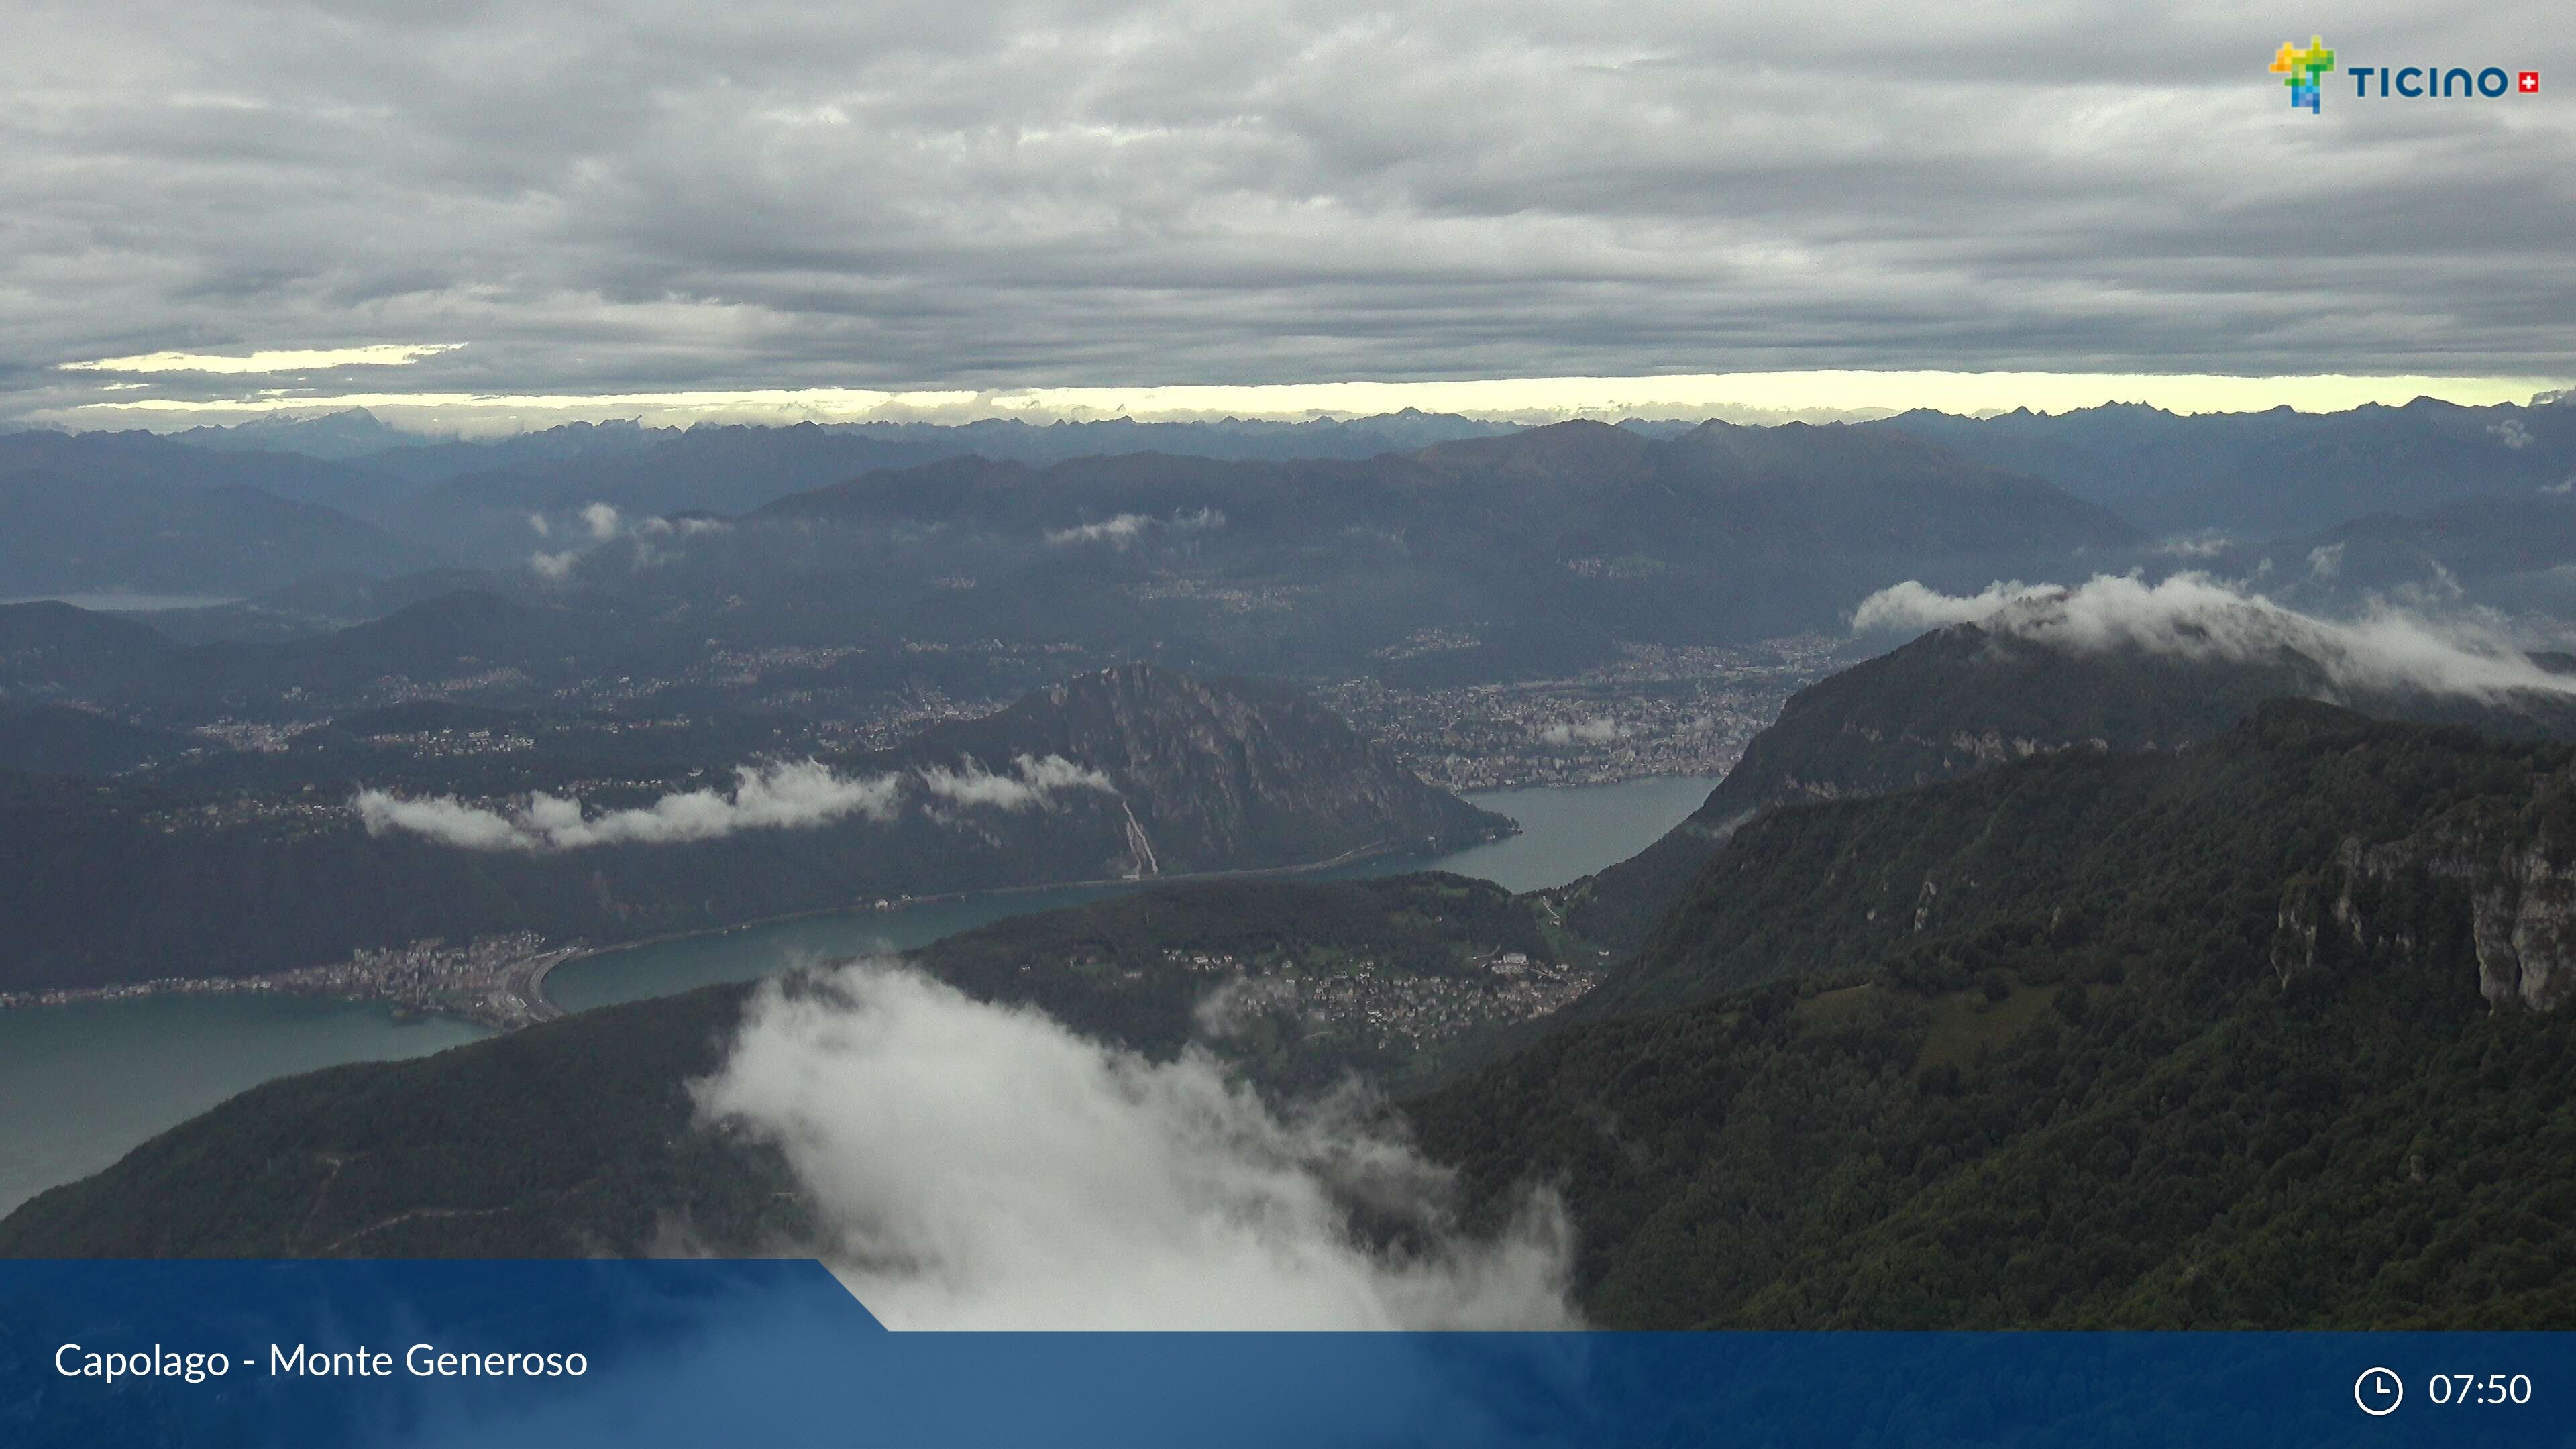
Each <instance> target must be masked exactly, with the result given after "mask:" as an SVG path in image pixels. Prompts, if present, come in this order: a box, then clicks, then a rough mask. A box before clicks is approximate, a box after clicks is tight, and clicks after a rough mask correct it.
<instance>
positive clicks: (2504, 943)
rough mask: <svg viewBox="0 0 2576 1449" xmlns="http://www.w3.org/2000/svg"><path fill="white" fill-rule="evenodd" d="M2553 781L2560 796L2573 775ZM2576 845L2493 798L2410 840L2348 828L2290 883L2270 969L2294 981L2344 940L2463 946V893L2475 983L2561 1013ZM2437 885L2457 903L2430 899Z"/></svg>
mask: <svg viewBox="0 0 2576 1449" xmlns="http://www.w3.org/2000/svg"><path fill="white" fill-rule="evenodd" d="M2556 788H2557V790H2558V791H2559V792H2561V793H2562V794H2563V792H2564V790H2565V788H2566V782H2564V781H2559V782H2556ZM2547 793H2548V792H2547V790H2546V789H2544V791H2543V794H2544V795H2546V794H2547ZM2527 814H2528V812H2526V815H2527ZM2570 855H2571V851H2570V849H2569V845H2568V842H2567V841H2566V840H2564V839H2563V838H2559V837H2558V835H2557V832H2556V831H2555V830H2551V829H2546V828H2544V829H2542V830H2541V831H2540V832H2539V833H2537V834H2534V833H2533V832H2532V830H2531V829H2530V827H2529V826H2528V824H2527V823H2526V819H2525V818H2518V817H2511V816H2507V815H2506V814H2505V813H2504V812H2502V811H2499V810H2497V809H2496V808H2495V807H2494V806H2493V805H2492V804H2490V803H2486V802H2481V803H2480V804H2479V805H2477V806H2472V807H2464V808H2462V809H2461V810H2458V811H2454V812H2452V813H2451V814H2449V815H2445V816H2444V817H2442V818H2441V819H2439V820H2436V821H2434V822H2433V823H2431V824H2430V825H2428V826H2426V827H2425V828H2424V829H2423V830H2420V831H2418V832H2416V833H2415V834H2413V835H2411V836H2408V837H2407V838H2405V839H2403V840H2396V841H2388V842H2384V843H2381V844H2377V845H2371V844H2365V843H2364V842H2362V841H2361V840H2359V839H2355V838H2350V837H2347V838H2346V839H2345V840H2344V841H2343V843H2342V844H2341V846H2339V847H2338V848H2337V850H2336V852H2335V859H2334V863H2333V864H2332V865H2331V866H2329V867H2327V868H2326V869H2325V870H2323V871H2320V872H2308V873H2305V874H2302V875H2301V876H2300V877H2298V878H2297V879H2295V880H2293V881H2292V882H2291V883H2290V885H2289V887H2288V888H2287V889H2286V890H2285V891H2284V892H2283V893H2282V899H2281V911H2280V918H2279V924H2278V928H2277V931H2276V933H2275V935H2274V938H2273V943H2272V968H2273V970H2274V971H2275V972H2277V973H2278V974H2279V975H2280V978H2281V981H2282V984H2283V985H2285V986H2286V985H2287V984H2289V982H2290V981H2291V980H2292V979H2293V978H2294V977H2296V976H2298V975H2300V974H2301V973H2303V972H2308V971H2315V970H2321V969H2331V967H2332V965H2333V960H2334V957H2335V955H2336V953H2337V950H2338V948H2343V947H2349V948H2351V949H2355V950H2364V951H2367V950H2371V949H2390V950H2394V951H2396V952H2398V953H2400V954H2403V955H2410V956H2411V955H2416V954H2419V953H2421V952H2423V951H2425V950H2426V949H2428V948H2429V947H2432V946H2435V945H2440V944H2457V941H2456V937H2457V935H2458V934H2459V932H2460V927H2461V924H2462V923H2461V922H2459V920H2458V918H2457V917H2458V911H2457V909H2456V905H2457V903H2458V902H2459V901H2460V899H2461V898H2462V897H2465V901H2466V905H2467V917H2468V919H2467V921H2466V923H2465V925H2466V935H2467V938H2468V939H2467V944H2468V946H2469V947H2470V948H2471V949H2472V950H2473V951H2474V953H2475V956H2476V959H2477V968H2478V991H2479V993H2480V994H2481V995H2483V996H2484V997H2485V998H2486V999H2487V1002H2488V1004H2489V1005H2490V1006H2503V1005H2507V1004H2513V1005H2519V1006H2523V1007H2527V1008H2529V1009H2531V1010H2534V1011H2555V1010H2557V1009H2558V1008H2559V1007H2560V1006H2562V1005H2564V1004H2565V1003H2566V1002H2567V1000H2568V999H2569V997H2570V996H2571V995H2576V860H2571V859H2570ZM2440 895H2447V896H2448V897H2449V899H2450V901H2451V902H2452V904H2453V909H2451V910H2448V911H2445V910H2444V909H2442V907H2441V904H2440V903H2439V902H2438V901H2435V900H2432V899H2428V897H2433V896H2440ZM2436 933H2442V934H2447V935H2449V936H2450V937H2452V938H2454V939H2452V940H2451V941H2449V942H2444V941H2442V940H2440V939H2439V938H2438V936H2437V934H2436Z"/></svg>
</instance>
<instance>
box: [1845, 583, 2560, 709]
mask: <svg viewBox="0 0 2576 1449" xmlns="http://www.w3.org/2000/svg"><path fill="white" fill-rule="evenodd" d="M2338 561H2339V556H2338ZM1970 623H1973V624H1979V625H1982V626H1984V627H1985V628H1987V629H1991V630H1995V631H1997V632H2000V633H2007V634H2012V635H2016V636H2018V637H2021V638H2026V639H2032V640H2036V641H2038V642H2040V643H2044V644H2050V645H2053V646H2055V647H2057V648H2061V649H2064V650H2067V651H2069V652H2072V653H2079V654H2101V653H2109V652H2112V651H2115V650H2123V649H2139V650H2144V651H2146V652H2147V653H2151V654H2162V655H2168V656H2172V657H2175V658H2183V659H2227V660H2241V661H2254V662H2269V661H2274V660H2278V659H2280V658H2281V657H2282V656H2283V655H2284V654H2285V653H2295V654H2299V655H2304V656H2306V657H2307V658H2308V659H2310V660H2312V661H2314V662H2315V663H2316V664H2317V665H2318V666H2319V667H2321V668H2322V669H2323V670H2324V671H2325V674H2326V677H2327V678H2328V679H2329V680H2331V681H2332V682H2333V683H2334V684H2335V685H2336V686H2337V687H2338V688H2342V689H2347V690H2389V689H2416V690H2425V691H2429V692H2432V693H2436V694H2458V695H2468V696H2471V697H2475V698H2480V699H2493V698H2495V697H2497V696H2499V695H2502V694H2506V693H2510V692H2512V691H2516V690H2538V691H2544V692H2547V693H2552V694H2576V678H2569V677H2567V676H2564V675H2556V674H2551V673H2549V672H2548V671H2547V670H2544V669H2542V668H2541V667H2540V666H2538V665H2536V664H2534V663H2532V662H2531V661H2530V659H2528V658H2526V657H2525V656H2524V655H2523V653H2522V651H2521V650H2519V649H2517V648H2515V647H2514V645H2513V644H2512V643H2511V641H2510V640H2508V639H2507V638H2506V637H2505V635H2504V633H2503V631H2502V630H2500V629H2498V628H2496V627H2495V626H2494V625H2493V624H2492V623H2490V622H2488V621H2486V620H2484V619H2481V618H2477V617H2463V618H2442V619H2437V618H2434V617H2432V616H2429V615H2426V614H2423V613H2419V612H2416V611H2413V610H2409V609H2404V608H2399V607H2397V606H2394V605H2391V604H2388V603H2386V602H2385V601H2374V602H2373V603H2372V605H2371V607H2370V608H2369V610H2368V611H2367V612H2365V613H2364V614H2362V615H2361V616H2360V617H2359V618H2354V619H2344V620H2337V619H2324V618H2319V617H2317V616H2315V615H2312V614H2303V613H2300V612H2298V611H2297V610H2294V609H2290V608H2287V607H2284V606H2283V605H2280V604H2277V603H2274V602H2273V601H2272V600H2270V599H2268V598H2265V597H2264V596H2263V595H2261V594H2258V593H2253V592H2250V591H2248V590H2246V589H2245V588H2243V587H2242V586H2241V585H2236V584H2231V583H2227V582H2225V581H2223V580H2219V579H2213V578H2211V577H2209V576H2208V575H2206V574H2198V573H2179V574H2175V575H2173V576H2171V577H2170V578H2166V579H2164V580H2162V581H2160V582H2157V583H2154V584H2149V583H2147V582H2145V581H2144V580H2142V579H2140V578H2138V577H2136V576H2135V575H2122V576H2113V575H2109V574H2097V575H2095V576H2094V577H2093V578H2092V579H2091V580H2089V581H2087V582H2085V583H2082V584H2078V585H2076V586H2074V587H2072V588H2069V587H2067V586H2064V585H2061V584H2024V583H2019V582H2014V583H1996V584H1990V585H1988V586H1987V587H1986V588H1985V590H1984V591H1983V592H1980V593H1976V594H1971V595H1965V596H1961V595H1954V594H1944V593H1941V592H1940V591H1938V590H1936V589H1931V588H1927V587H1925V586H1924V585H1923V584H1921V583H1918V582H1916V581H1914V580H1912V579H1908V580H1906V581H1905V582H1904V583H1901V584H1898V585H1896V586H1894V587H1893V588H1886V589H1881V590H1879V591H1878V592H1877V593H1875V594H1872V595H1870V596H1869V597H1868V598H1866V599H1864V600H1862V601H1861V605H1860V608H1859V609H1858V610H1857V611H1855V612H1854V614H1853V616H1852V627H1853V628H1854V629H1855V630H1863V631H1865V630H1870V629H1927V628H1938V627H1941V626H1943V625H1948V624H1970Z"/></svg>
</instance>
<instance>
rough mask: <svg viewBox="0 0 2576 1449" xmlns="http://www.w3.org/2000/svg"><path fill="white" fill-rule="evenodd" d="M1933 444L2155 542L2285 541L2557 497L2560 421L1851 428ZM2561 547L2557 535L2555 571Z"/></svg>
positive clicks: (2573, 415) (2571, 434) (2389, 415)
mask: <svg viewBox="0 0 2576 1449" xmlns="http://www.w3.org/2000/svg"><path fill="white" fill-rule="evenodd" d="M1858 426H1860V427H1862V428H1864V429H1870V430H1880V429H1884V430H1888V431H1894V432H1901V433H1904V434H1906V435H1908V436H1911V437H1918V438H1923V439H1926V440H1928V441H1932V442H1937V443H1940V444H1941V445H1942V446H1944V447H1947V448H1951V449H1954V450H1956V451H1958V452H1959V453H1961V454H1963V455H1965V456H1967V457H1970V458H1974V459H1976V460H1977V461H1979V462H1982V463H1985V464H1987V465H1988V466H1990V467H1998V468H2008V469H2011V470H2013V471H2014V472H2018V473H2027V474H2030V475H2031V476H2033V477H2037V478H2045V479H2047V480H2048V481H2049V482H2051V483H2054V484H2056V485H2057V486H2058V487H2060V488H2063V489H2065V490H2066V491H2068V492H2069V493H2072V494H2074V495H2075V496H2076V497H2078V498H2083V499H2087V500H2090V501H2091V502H2094V503H2099V504H2101V505H2102V506H2104V507H2106V508H2110V509H2113V510H2115V511H2117V512H2118V513H2119V514H2120V515H2121V516H2122V517H2124V518H2126V519H2128V520H2129V521H2130V522H2132V523H2135V524H2138V525H2140V526H2141V527H2144V528H2146V529H2149V530H2151V531H2153V532H2156V533H2167V534H2193V533H2198V532H2200V531H2202V530H2212V529H2214V530H2217V531H2219V532H2221V533H2226V534H2230V535H2235V536H2237V537H2240V538H2254V539H2270V538H2288V537H2300V536H2304V535H2307V534H2311V533H2317V532H2322V531H2324V530H2326V529H2330V528H2333V527H2335V526H2336V525H2338V524H2342V523H2347V522H2350V521H2351V520H2354V519H2357V518H2362V517H2365V516H2367V515H2371V514H2378V513H2392V514H2401V515H2403V514H2417V513H2422V512H2425V511H2427V510H2430V509H2435V508H2439V507H2441V506H2443V505H2445V504H2448V503H2452V502H2454V501H2457V500H2459V499H2463V498H2472V497H2510V496H2513V495H2517V494H2523V495H2527V494H2532V493H2537V492H2540V491H2542V490H2544V489H2563V488H2565V487H2566V485H2567V484H2568V482H2569V480H2570V478H2571V477H2576V407H2570V406H2567V405H2565V404H2563V403H2559V404H2549V405H2543V406H2538V407H2517V406H2513V405H2510V404H2500V405H2497V406H2493V407H2462V406H2460V405H2458V404H2455V403H2446V402H2437V401H2434V400H2432V399H2430V398H2419V399H2417V400H2416V401H2414V402H2411V403H2408V404H2407V405H2406V406H2404V407H2384V406H2381V405H2379V404H2376V403H2373V404H2367V405H2364V406H2362V407H2358V408H2354V409H2352V410H2350V411H2348V412H2338V413H2301V412H2293V411H2291V410H2290V409H2288V408H2286V407H2282V408H2274V409H2272V410H2271V411H2269V412H2260V413H2198V414H2180V413H2169V412H2165V411H2163V410H2161V409H2158V408H2151V407H2144V406H2139V405H2135V404H2129V405H2115V406H2109V407H2098V408H2080V409H2077V410H2075V411H2072V412H2066V413H2059V414H2054V415H2050V414H2041V413H2030V412H2011V413H2006V414H2003V415H2001V416H1997V417H1988V418H1963V417H1957V416H1954V415H1951V414H1947V413H1934V412H1909V413H1904V414H1901V415H1899V416H1897V417H1894V418H1890V419H1887V420H1885V421H1883V422H1875V423H1865V424H1860V425H1858ZM2568 541H2569V538H2568V535H2566V534H2565V533H2564V532H2561V533H2560V534H2559V535H2558V538H2557V543H2558V546H2559V547H2560V548H2561V550H2562V552H2561V553H2560V555H2559V556H2560V557H2561V558H2565V557H2567V555H2566V553H2565V552H2564V551H2563V550H2564V548H2565V545H2566V544H2567V542H2568Z"/></svg>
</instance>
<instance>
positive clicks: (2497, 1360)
mask: <svg viewBox="0 0 2576 1449" xmlns="http://www.w3.org/2000/svg"><path fill="white" fill-rule="evenodd" d="M218 1365H220V1366H218ZM2571 1405H2576V1338H2571V1337H2569V1336H2566V1335H2559V1334H2545V1333H2461V1334H2402V1333H2320V1334H2228V1333H2205V1334H2137V1333H2101V1334H2058V1333H2032V1334H1970V1333H1929V1334H1905V1333H1840V1334H1791V1333H1712V1334H1626V1333H1599V1334H1578V1333H1545V1334H1428V1333H1422V1334H1417V1333H1390V1334H1358V1333H1310V1334H1283V1333H1209V1334H1179V1333H1103V1334H1058V1333H918V1334H916V1333H889V1332H886V1331H885V1330H884V1329H883V1328H882V1327H881V1326H879V1324H878V1323H877V1322H876V1320H875V1319H874V1318H872V1317H871V1316H869V1314H868V1313H867V1311H866V1309H865V1308H864V1307H862V1306H861V1305H860V1304H859V1303H858V1302H857V1301H855V1300H854V1299H852V1298H851V1297H850V1295H849V1294H848V1293H847V1292H846V1291H844V1290H843V1288H842V1287H841V1285H840V1284H839V1282H838V1281H837V1280H835V1279H834V1278H833V1277H832V1276H831V1275H830V1274H829V1273H828V1272H826V1271H825V1270H824V1269H823V1268H822V1267H821V1266H820V1265H818V1264H815V1263H810V1262H783V1261H782V1262H507V1263H446V1262H438V1263H429V1262H378V1263H310V1262H296V1263H193V1262H114V1263H111V1262H81V1263H0V1444H7V1445H12V1446H16V1445H47V1446H50V1445H81V1446H122V1445H174V1446H176V1445H186V1446H196V1445H213V1446H265V1445H295V1446H309V1445H340V1444H347V1445H369V1446H373V1445H400V1446H411V1445H419V1446H446V1445H459V1446H462V1445H474V1446H511V1445H531V1446H534V1445H544V1446H555V1449H560V1446H582V1445H602V1446H615V1449H651V1446H661V1445H804V1444H815V1445H850V1444H889V1445H959V1446H981V1445H1029V1444H1049V1445H1092V1444H1098V1445H1131V1446H1132V1445H1184V1444H1186V1445H1317V1444H1332V1445H1342V1444H1384V1445H1457V1444H1499V1445H1589V1444H1621V1445H1666V1444H1669V1445H1692V1444H1712V1445H1833V1446H1860V1449H1867V1446H1895V1445H1954V1444H1955V1445H1971V1444H1973V1445H2059V1444H2063V1445H2082V1446H2087V1449H2094V1446H2116V1445H2128V1444H2136V1445H2175V1444H2207V1445H2235V1444H2262V1445H2273V1446H2295V1445H2352V1444H2364V1445H2416V1444H2423V1445H2431V1444H2445V1445H2453V1444H2498V1445H2522V1444H2549V1445H2557V1444H2566V1443H2570V1442H2576V1412H2571V1410H2570V1406H2571Z"/></svg>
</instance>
